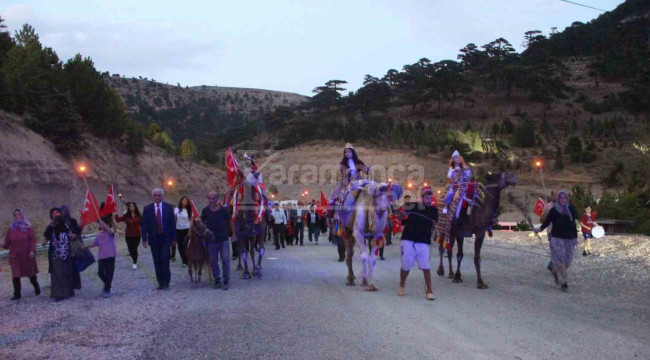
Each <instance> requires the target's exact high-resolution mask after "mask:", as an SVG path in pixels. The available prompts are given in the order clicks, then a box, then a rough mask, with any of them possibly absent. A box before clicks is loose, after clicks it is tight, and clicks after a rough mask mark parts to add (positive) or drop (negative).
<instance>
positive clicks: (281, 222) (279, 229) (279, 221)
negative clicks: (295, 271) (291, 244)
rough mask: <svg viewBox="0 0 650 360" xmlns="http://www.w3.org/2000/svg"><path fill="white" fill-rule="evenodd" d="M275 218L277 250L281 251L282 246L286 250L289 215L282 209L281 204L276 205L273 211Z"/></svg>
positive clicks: (272, 215) (274, 237) (274, 233)
mask: <svg viewBox="0 0 650 360" xmlns="http://www.w3.org/2000/svg"><path fill="white" fill-rule="evenodd" d="M271 217H272V218H273V242H274V244H275V250H280V245H282V248H284V227H285V225H287V214H286V213H285V211H284V210H283V209H280V204H278V203H275V204H274V205H273V210H272V211H271Z"/></svg>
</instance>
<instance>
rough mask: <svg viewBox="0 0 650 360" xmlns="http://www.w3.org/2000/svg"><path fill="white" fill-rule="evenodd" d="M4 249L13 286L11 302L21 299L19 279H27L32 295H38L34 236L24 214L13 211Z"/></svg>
mask: <svg viewBox="0 0 650 360" xmlns="http://www.w3.org/2000/svg"><path fill="white" fill-rule="evenodd" d="M2 247H4V248H5V249H9V266H11V277H12V282H13V285H14V296H13V297H12V298H11V300H18V299H20V298H21V286H20V278H22V277H27V278H29V281H31V283H32V285H33V286H34V293H35V294H36V295H39V294H40V293H41V287H40V286H39V285H38V280H37V279H36V274H37V273H38V267H37V266H36V257H35V253H36V236H35V235H34V228H33V227H32V224H30V223H29V221H27V219H26V218H25V213H24V212H23V211H22V210H20V209H16V210H14V220H13V222H12V223H11V226H10V227H9V229H8V230H7V235H6V237H5V241H4V244H3V245H2Z"/></svg>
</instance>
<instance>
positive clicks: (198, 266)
mask: <svg viewBox="0 0 650 360" xmlns="http://www.w3.org/2000/svg"><path fill="white" fill-rule="evenodd" d="M213 236H214V234H213V233H212V231H210V230H209V229H208V227H207V226H205V224H204V223H203V221H202V220H201V219H200V218H195V219H194V220H192V226H191V227H190V234H189V235H188V236H187V239H188V240H187V242H186V243H187V245H186V249H187V252H186V253H187V273H188V274H189V275H190V283H191V284H199V283H200V282H201V273H202V272H203V265H204V264H207V265H208V276H209V277H210V278H212V272H211V271H210V269H209V266H210V262H209V261H208V249H207V248H206V245H205V243H204V241H213ZM194 275H196V277H195V276H194Z"/></svg>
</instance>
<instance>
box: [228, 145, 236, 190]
mask: <svg viewBox="0 0 650 360" xmlns="http://www.w3.org/2000/svg"><path fill="white" fill-rule="evenodd" d="M226 169H227V178H228V185H230V186H234V185H235V178H236V177H237V172H238V171H239V164H238V163H237V159H236V158H235V156H234V155H233V154H232V150H230V148H228V151H227V152H226Z"/></svg>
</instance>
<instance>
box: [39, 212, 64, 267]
mask: <svg viewBox="0 0 650 360" xmlns="http://www.w3.org/2000/svg"><path fill="white" fill-rule="evenodd" d="M58 217H61V209H59V208H58V207H55V208H51V209H50V223H49V224H48V225H47V228H45V232H43V236H44V240H43V243H42V245H43V247H45V246H47V243H48V241H50V240H52V234H54V219H56V218H58ZM47 272H48V274H51V273H52V246H50V247H49V248H48V249H47Z"/></svg>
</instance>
